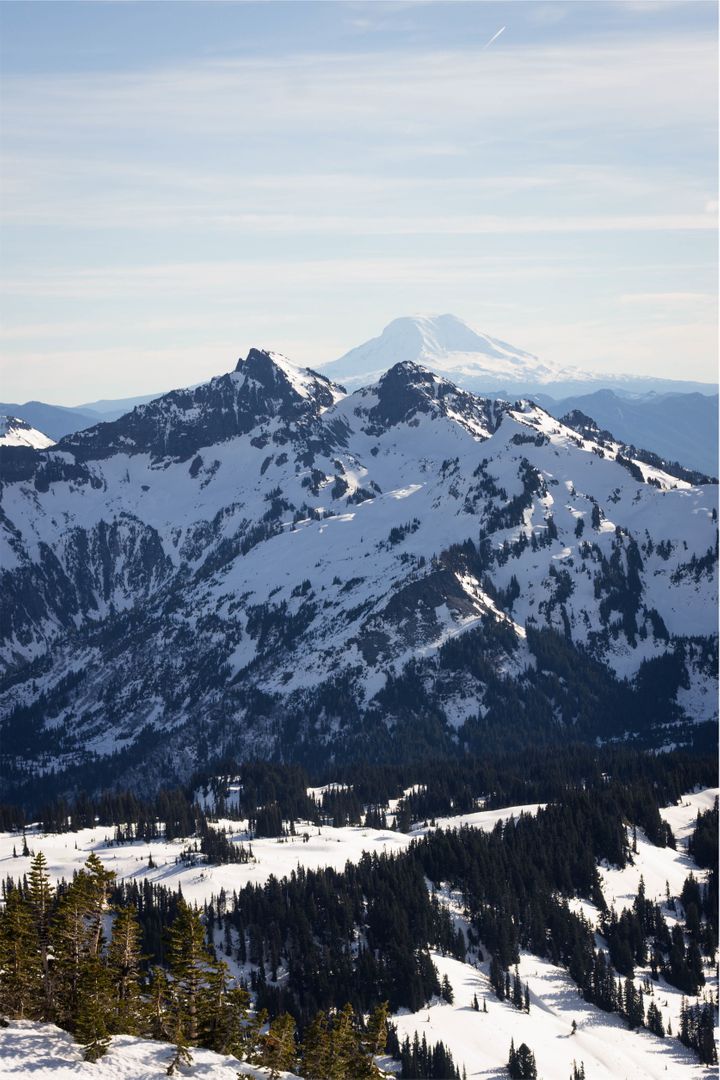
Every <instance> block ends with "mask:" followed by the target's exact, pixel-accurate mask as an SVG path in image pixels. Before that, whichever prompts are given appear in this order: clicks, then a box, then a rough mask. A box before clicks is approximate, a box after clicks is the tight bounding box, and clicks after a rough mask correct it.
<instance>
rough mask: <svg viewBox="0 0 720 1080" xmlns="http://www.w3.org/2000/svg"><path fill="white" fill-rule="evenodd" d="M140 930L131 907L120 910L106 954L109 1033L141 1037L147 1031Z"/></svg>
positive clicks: (117, 912) (119, 908) (117, 910)
mask: <svg viewBox="0 0 720 1080" xmlns="http://www.w3.org/2000/svg"><path fill="white" fill-rule="evenodd" d="M140 937H141V930H140V924H139V922H138V918H137V913H136V912H135V910H134V908H131V907H118V908H116V912H115V919H114V922H113V928H112V937H111V939H110V945H109V946H108V952H107V966H108V974H109V976H110V980H111V982H112V985H113V1009H112V1015H111V1017H110V1030H111V1031H112V1032H115V1033H118V1032H123V1033H125V1034H127V1035H139V1034H141V1032H142V1031H143V1030H144V1028H145V1024H146V1018H147V1009H146V1007H145V1005H144V1002H143V1000H142V996H141V988H140V966H141V963H142V961H143V956H142V954H141V951H140Z"/></svg>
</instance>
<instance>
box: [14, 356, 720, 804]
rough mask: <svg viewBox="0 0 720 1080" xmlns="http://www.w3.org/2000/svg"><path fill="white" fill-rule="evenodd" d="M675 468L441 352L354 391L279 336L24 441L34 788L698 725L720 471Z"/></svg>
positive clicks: (20, 707) (705, 721)
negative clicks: (208, 370)
mask: <svg viewBox="0 0 720 1080" xmlns="http://www.w3.org/2000/svg"><path fill="white" fill-rule="evenodd" d="M675 471H676V473H677V475H672V473H671V472H669V471H667V470H666V469H663V468H662V467H660V466H659V465H658V463H657V462H656V461H654V460H653V459H652V457H651V456H650V458H648V456H647V455H645V460H643V459H642V457H636V458H633V456H632V453H631V451H630V450H629V449H628V448H627V447H626V446H624V445H622V444H620V443H618V442H616V441H614V440H613V439H612V438H611V437H609V433H607V432H602V431H601V430H600V429H599V428H598V426H597V425H596V424H594V423H593V422H592V420H591V419H590V418H588V417H586V416H583V415H582V414H580V413H575V414H571V415H569V416H568V417H567V422H565V423H563V422H560V421H558V420H556V419H555V418H553V417H552V416H551V415H550V414H549V413H547V412H546V411H545V410H543V409H542V408H541V407H539V406H538V405H536V404H533V403H530V402H528V401H525V400H518V401H516V402H507V401H499V400H496V399H492V398H483V397H478V396H477V395H475V394H473V393H471V392H469V391H467V390H464V389H462V388H459V387H457V386H455V385H454V384H453V383H451V382H450V381H448V380H447V379H445V378H443V377H441V376H439V375H437V374H435V373H433V372H431V371H429V370H427V369H425V368H423V367H421V366H419V365H417V364H414V363H410V362H401V363H397V364H395V365H394V366H392V367H391V368H390V369H389V370H388V371H386V372H385V373H384V374H383V375H382V376H381V378H380V379H379V380H378V381H377V382H376V383H374V384H373V385H371V386H368V387H364V388H361V389H359V390H357V391H355V392H354V393H351V394H347V393H345V392H344V390H343V389H342V388H341V387H340V386H338V385H337V384H335V383H333V382H331V381H330V380H329V379H327V378H326V377H325V376H323V375H321V374H318V373H316V372H314V371H312V370H309V369H299V368H296V367H295V366H293V365H292V364H291V363H290V362H289V361H287V360H286V359H285V358H284V357H281V356H279V355H278V354H275V353H272V352H267V351H263V350H258V349H253V350H251V351H250V353H249V354H248V356H247V358H246V359H245V360H241V361H239V362H238V364H237V368H236V370H235V371H233V372H231V373H229V374H225V375H221V376H219V377H217V378H214V379H212V380H210V381H209V382H207V383H203V384H201V385H200V386H197V387H195V388H192V389H189V390H179V391H173V392H171V393H169V394H166V395H164V396H162V397H160V398H158V399H156V400H154V401H152V402H150V403H148V404H144V405H140V406H138V407H136V408H135V409H134V410H133V411H132V412H130V413H128V414H126V415H125V416H123V417H121V418H120V419H118V420H115V421H112V422H109V423H102V424H99V425H97V426H95V427H93V428H90V429H87V430H85V431H81V432H77V433H74V434H72V435H69V436H66V437H65V438H64V439H61V440H60V442H59V443H58V444H57V446H54V447H51V448H50V449H47V450H33V449H30V448H23V447H1V448H0V476H1V477H2V492H1V509H0V513H1V515H2V516H1V518H0V528H1V530H2V535H1V540H0V566H1V567H2V571H1V584H2V588H1V594H2V604H3V612H2V620H0V626H1V627H2V631H3V641H2V656H3V663H4V672H5V675H4V679H3V681H2V684H0V702H1V704H2V710H3V717H4V722H3V730H2V740H1V741H2V752H3V763H2V772H3V775H4V777H5V778H6V783H7V784H8V785H9V786H10V787H11V788H13V789H15V790H16V791H23V790H26V789H27V790H31V789H32V790H35V791H37V790H38V786H40V787H41V788H42V790H43V791H51V790H56V791H69V790H71V789H72V787H73V786H74V785H75V784H82V785H84V786H85V787H86V788H92V787H98V786H103V785H105V786H107V785H108V784H110V783H116V782H118V783H120V782H122V783H125V784H131V785H136V786H142V787H143V788H150V787H157V786H158V785H159V784H161V783H165V782H168V781H169V780H171V779H172V778H183V777H187V776H188V775H189V774H190V772H192V770H193V769H194V768H196V767H197V766H198V763H204V762H208V761H210V760H215V759H217V758H220V757H222V756H223V755H225V754H237V755H239V756H240V757H241V758H242V759H248V758H252V757H271V758H276V759H280V760H298V761H302V760H305V761H307V760H318V759H319V758H322V757H324V758H325V759H327V760H338V761H341V760H357V759H363V758H365V757H371V758H374V759H375V760H386V761H392V760H407V759H412V758H415V757H417V758H423V757H427V756H428V755H432V754H435V753H437V752H440V751H441V752H443V753H462V752H464V751H465V750H470V751H472V752H474V753H482V752H483V749H484V748H487V747H490V746H496V747H497V746H503V747H508V748H512V747H517V746H522V745H527V744H528V743H529V742H532V743H534V744H535V743H537V744H541V743H548V742H550V743H552V742H553V741H557V740H567V738H568V737H572V738H575V739H586V740H596V739H600V740H605V741H607V740H616V739H630V740H634V741H636V742H638V743H639V744H640V745H648V746H654V747H660V746H664V745H667V744H668V743H672V744H673V745H686V746H691V745H694V744H695V743H696V742H697V740H698V738H702V737H705V735H704V733H705V732H706V731H707V730H710V728H708V725H711V724H712V723H713V722H714V720H715V718H716V671H717V632H716V617H715V616H716V590H717V569H716V562H717V546H716V545H717V487H716V485H712V484H698V483H695V482H693V483H690V482H688V480H687V479H685V478H683V471H682V470H680V471H679V472H678V471H677V470H675Z"/></svg>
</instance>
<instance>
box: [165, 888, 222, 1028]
mask: <svg viewBox="0 0 720 1080" xmlns="http://www.w3.org/2000/svg"><path fill="white" fill-rule="evenodd" d="M168 967H169V969H170V974H171V976H172V983H171V984H170V997H171V1002H172V1004H171V1011H172V1013H173V1030H174V1032H175V1033H176V1035H177V1034H178V1033H180V1034H181V1036H182V1039H183V1040H185V1041H186V1043H187V1044H188V1045H190V1046H195V1045H197V1043H198V1040H199V1037H200V1031H201V1020H202V1017H203V1015H204V1014H205V1015H207V1010H206V1009H204V1005H205V1002H206V1000H207V996H206V976H207V972H208V971H209V970H210V969H211V968H213V967H215V965H214V964H213V962H212V960H211V957H210V956H209V953H208V951H207V947H206V945H205V928H204V926H203V924H202V921H201V919H200V913H199V912H198V911H195V910H194V909H193V908H191V907H189V906H188V905H187V904H186V903H185V901H184V900H182V901H181V902H180V904H179V906H178V913H177V916H176V918H175V921H174V923H173V925H172V927H171V928H170V933H169V944H168ZM176 1041H177V1040H176Z"/></svg>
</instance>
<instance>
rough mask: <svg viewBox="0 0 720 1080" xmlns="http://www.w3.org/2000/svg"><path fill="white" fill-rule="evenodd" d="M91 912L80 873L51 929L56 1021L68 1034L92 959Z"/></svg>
mask: <svg viewBox="0 0 720 1080" xmlns="http://www.w3.org/2000/svg"><path fill="white" fill-rule="evenodd" d="M90 908H91V899H90V890H89V882H88V875H87V874H86V873H85V871H84V870H80V871H78V873H77V874H76V875H75V877H74V878H73V880H72V882H71V883H70V885H69V886H68V889H67V890H66V892H65V893H64V895H63V897H62V899H61V901H60V904H59V906H58V909H57V911H56V913H55V915H54V917H53V920H52V925H51V927H50V947H51V949H52V953H53V956H54V958H55V959H54V965H53V975H54V987H53V992H54V1000H55V1011H56V1017H57V1020H58V1022H59V1023H60V1025H61V1026H62V1027H65V1028H67V1029H68V1030H72V1027H73V1020H74V1017H75V1016H76V1015H77V1006H78V996H79V990H80V973H81V971H82V966H83V964H84V962H85V961H86V960H87V958H88V956H89V955H90V934H89V931H88V920H89V915H90Z"/></svg>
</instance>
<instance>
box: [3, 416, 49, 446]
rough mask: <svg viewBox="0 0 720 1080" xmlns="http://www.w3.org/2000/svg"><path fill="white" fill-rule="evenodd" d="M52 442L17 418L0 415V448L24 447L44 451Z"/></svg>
mask: <svg viewBox="0 0 720 1080" xmlns="http://www.w3.org/2000/svg"><path fill="white" fill-rule="evenodd" d="M52 445H53V440H52V439H49V438H48V437H47V435H44V434H43V432H42V431H38V430H37V428H34V427H32V425H30V424H28V423H27V421H25V420H21V419H20V417H18V416H2V415H0V446H26V447H30V448H31V449H33V450H46V449H47V448H48V446H52Z"/></svg>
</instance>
